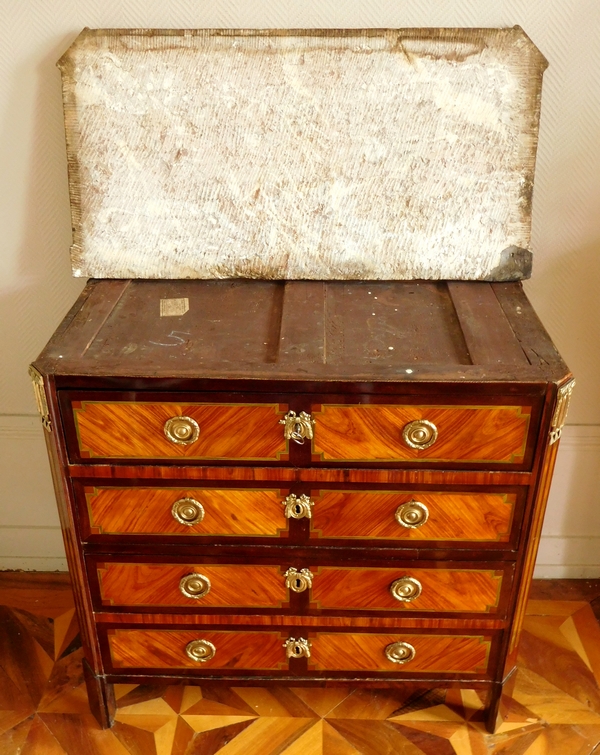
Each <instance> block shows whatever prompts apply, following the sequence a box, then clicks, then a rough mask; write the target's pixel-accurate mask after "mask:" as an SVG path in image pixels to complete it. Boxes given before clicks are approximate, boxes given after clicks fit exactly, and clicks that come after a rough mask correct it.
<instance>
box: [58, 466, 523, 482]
mask: <svg viewBox="0 0 600 755" xmlns="http://www.w3.org/2000/svg"><path fill="white" fill-rule="evenodd" d="M67 472H68V474H69V475H70V476H71V477H73V478H81V479H94V478H96V479H98V480H123V479H132V478H135V479H140V480H177V481H181V480H203V481H204V480H206V481H210V482H216V481H217V480H231V481H245V482H269V481H272V482H281V483H284V482H314V483H316V484H319V485H320V484H323V483H335V484H340V483H368V484H372V485H375V484H381V485H393V484H398V485H437V486H440V487H442V486H447V485H528V484H529V483H530V482H531V479H532V475H531V473H530V472H514V471H507V472H492V471H488V470H485V471H484V470H478V471H473V470H466V471H460V470H436V469H324V468H322V467H316V468H310V467H309V468H306V469H299V468H291V467H232V466H226V467H209V466H206V467H205V466H194V465H189V466H157V465H152V466H147V465H143V464H140V465H139V466H126V465H120V464H119V465H116V464H114V465H109V464H89V465H85V464H72V465H70V466H69V467H68V470H67Z"/></svg>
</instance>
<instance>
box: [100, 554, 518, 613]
mask: <svg viewBox="0 0 600 755" xmlns="http://www.w3.org/2000/svg"><path fill="white" fill-rule="evenodd" d="M289 561H290V566H289V568H290V570H291V572H292V573H289V572H288V568H287V567H285V566H279V565H277V566H272V565H262V564H261V565H258V564H251V565H247V564H193V563H183V564H173V563H135V562H133V563H121V562H99V563H97V565H96V573H97V581H98V591H99V605H100V606H115V607H128V608H129V609H130V610H135V609H142V608H144V609H150V608H152V607H155V608H161V607H185V608H189V609H193V610H198V611H208V610H210V609H214V610H218V609H231V608H238V609H239V608H241V609H248V610H261V611H263V612H264V611H265V610H266V611H267V612H273V611H276V610H278V609H279V610H281V609H284V610H286V611H287V610H288V609H289V607H290V605H291V604H290V600H291V598H292V596H294V604H293V605H294V606H296V609H295V610H300V611H302V612H303V613H307V614H308V613H315V612H323V613H327V612H339V611H343V612H348V611H362V612H380V611H385V612H387V611H394V612H402V613H408V612H420V611H423V612H431V613H470V614H472V613H480V614H488V615H500V613H501V608H503V602H505V601H501V599H502V598H503V597H504V596H505V595H506V594H507V591H508V589H509V587H510V583H511V578H510V577H511V574H512V566H511V565H505V566H504V568H503V569H496V570H492V569H482V568H477V569H475V568H462V567H456V568H446V569H440V568H414V567H413V566H412V565H409V566H408V567H396V568H384V569H382V568H377V567H360V566H353V567H337V566H309V567H302V568H301V565H300V564H298V563H297V560H296V559H295V558H294V557H293V556H291V557H290V558H289ZM92 563H93V562H92ZM293 564H296V565H295V566H292V565H293ZM91 568H93V567H91ZM503 588H504V589H503Z"/></svg>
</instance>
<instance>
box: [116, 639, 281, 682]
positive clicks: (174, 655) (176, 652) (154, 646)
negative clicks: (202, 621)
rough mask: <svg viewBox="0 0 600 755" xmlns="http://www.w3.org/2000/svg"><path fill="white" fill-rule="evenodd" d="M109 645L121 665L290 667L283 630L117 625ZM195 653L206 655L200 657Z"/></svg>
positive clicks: (198, 667)
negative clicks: (182, 628) (118, 626)
mask: <svg viewBox="0 0 600 755" xmlns="http://www.w3.org/2000/svg"><path fill="white" fill-rule="evenodd" d="M193 643H196V645H195V646H194V644H193ZM209 643H210V644H209ZM108 646H109V651H110V658H111V661H112V665H113V667H114V668H117V669H120V668H160V669H177V668H187V669H197V670H198V671H201V672H203V671H210V670H212V669H227V670H232V669H248V670H253V671H256V670H263V671H275V670H280V669H287V667H288V662H287V660H286V655H285V649H284V647H283V639H282V636H281V632H218V631H217V632H215V631H210V630H209V631H198V630H193V629H192V630H164V629H116V630H115V629H113V630H109V631H108ZM211 646H212V647H211ZM186 650H189V652H186ZM194 655H196V656H198V655H200V657H201V658H202V656H205V657H203V658H202V660H196V659H195V658H194Z"/></svg>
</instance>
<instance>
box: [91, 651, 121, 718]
mask: <svg viewBox="0 0 600 755" xmlns="http://www.w3.org/2000/svg"><path fill="white" fill-rule="evenodd" d="M83 677H84V679H85V686H86V689H87V694H88V700H89V704H90V710H91V712H92V714H93V715H94V718H95V719H96V720H97V721H98V723H99V724H100V726H101V727H102V728H103V729H110V727H111V726H112V725H113V723H114V720H115V709H116V704H115V694H114V687H113V685H112V684H110V683H109V682H107V681H106V679H105V677H103V676H95V675H94V672H93V671H92V669H91V668H90V667H89V665H88V662H87V661H86V660H85V658H84V659H83Z"/></svg>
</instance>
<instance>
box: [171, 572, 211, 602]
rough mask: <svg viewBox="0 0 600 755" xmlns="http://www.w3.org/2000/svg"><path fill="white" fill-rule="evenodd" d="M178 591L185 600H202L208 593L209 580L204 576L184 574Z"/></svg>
mask: <svg viewBox="0 0 600 755" xmlns="http://www.w3.org/2000/svg"><path fill="white" fill-rule="evenodd" d="M179 589H180V591H181V593H182V595H185V597H186V598H194V600H198V598H203V597H204V596H205V595H208V593H209V592H210V579H209V578H208V577H205V576H204V574H196V573H193V574H186V576H185V577H183V578H182V580H181V582H180V583H179Z"/></svg>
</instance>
